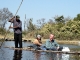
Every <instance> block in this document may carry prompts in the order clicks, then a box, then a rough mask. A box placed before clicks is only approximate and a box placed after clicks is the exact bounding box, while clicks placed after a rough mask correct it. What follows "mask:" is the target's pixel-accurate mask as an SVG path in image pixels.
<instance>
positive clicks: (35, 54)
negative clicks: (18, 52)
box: [34, 52, 41, 60]
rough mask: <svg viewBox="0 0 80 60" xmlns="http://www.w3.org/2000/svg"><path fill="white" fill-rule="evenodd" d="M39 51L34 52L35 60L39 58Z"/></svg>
mask: <svg viewBox="0 0 80 60" xmlns="http://www.w3.org/2000/svg"><path fill="white" fill-rule="evenodd" d="M40 56H41V54H40V52H34V57H35V60H40Z"/></svg>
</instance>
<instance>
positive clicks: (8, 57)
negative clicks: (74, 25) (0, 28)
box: [0, 41, 80, 60]
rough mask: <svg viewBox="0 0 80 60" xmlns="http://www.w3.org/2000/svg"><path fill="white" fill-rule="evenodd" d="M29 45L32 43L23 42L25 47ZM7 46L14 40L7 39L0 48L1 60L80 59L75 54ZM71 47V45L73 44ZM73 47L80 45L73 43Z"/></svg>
mask: <svg viewBox="0 0 80 60" xmlns="http://www.w3.org/2000/svg"><path fill="white" fill-rule="evenodd" d="M29 45H31V43H28V42H23V47H27V46H29ZM5 46H14V42H13V41H6V42H5V43H4V44H3V48H2V49H0V60H80V57H79V56H78V55H74V54H70V55H69V54H60V53H49V52H35V51H22V50H11V49H9V48H4V47H5ZM66 46H69V45H66ZM69 47H71V45H70V46H69ZM73 47H74V48H78V47H80V46H74V45H72V48H73Z"/></svg>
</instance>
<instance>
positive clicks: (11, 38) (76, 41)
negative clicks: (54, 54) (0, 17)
mask: <svg viewBox="0 0 80 60" xmlns="http://www.w3.org/2000/svg"><path fill="white" fill-rule="evenodd" d="M8 36H9V37H8V38H6V41H12V40H14V39H13V37H11V36H10V35H8ZM3 38H4V36H2V35H0V40H1V39H3ZM22 40H23V41H25V42H33V41H34V40H35V38H22ZM46 40H47V39H42V43H45V41H46ZM56 41H57V42H58V43H59V44H71V45H80V41H79V40H56Z"/></svg>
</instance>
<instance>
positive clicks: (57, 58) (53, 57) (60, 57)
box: [47, 53, 69, 60]
mask: <svg viewBox="0 0 80 60" xmlns="http://www.w3.org/2000/svg"><path fill="white" fill-rule="evenodd" d="M47 57H48V58H49V60H69V54H61V53H47Z"/></svg>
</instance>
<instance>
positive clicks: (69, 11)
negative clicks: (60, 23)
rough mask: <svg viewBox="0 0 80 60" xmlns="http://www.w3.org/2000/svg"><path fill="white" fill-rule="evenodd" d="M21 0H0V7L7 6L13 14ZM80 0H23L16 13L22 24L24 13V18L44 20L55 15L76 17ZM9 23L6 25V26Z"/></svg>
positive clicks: (79, 11) (79, 10)
mask: <svg viewBox="0 0 80 60" xmlns="http://www.w3.org/2000/svg"><path fill="white" fill-rule="evenodd" d="M21 1H22V0H0V9H3V8H8V9H9V11H10V12H12V13H13V14H14V15H15V13H16V11H17V9H18V7H19V5H20V3H21ZM79 6H80V0H23V3H22V5H21V7H20V9H19V11H18V13H17V15H19V16H20V19H21V21H22V23H23V26H24V20H25V14H26V19H29V18H33V23H36V20H38V19H41V18H45V19H46V21H48V20H49V19H52V18H53V17H55V16H56V15H58V16H61V15H63V16H64V17H68V16H70V17H71V18H74V17H76V15H77V14H79V13H80V7H79ZM9 25H10V23H8V24H7V25H6V26H7V27H8V26H9Z"/></svg>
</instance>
